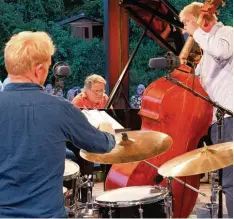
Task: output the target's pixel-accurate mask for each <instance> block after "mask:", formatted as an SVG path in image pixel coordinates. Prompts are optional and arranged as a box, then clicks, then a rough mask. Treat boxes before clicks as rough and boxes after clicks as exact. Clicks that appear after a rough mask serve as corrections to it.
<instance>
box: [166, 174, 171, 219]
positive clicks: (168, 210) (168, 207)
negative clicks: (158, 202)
mask: <svg viewBox="0 0 234 219" xmlns="http://www.w3.org/2000/svg"><path fill="white" fill-rule="evenodd" d="M166 180H167V191H168V193H167V195H166V197H165V201H164V203H165V212H166V215H167V218H172V217H173V193H172V187H171V181H172V178H171V177H168V178H166Z"/></svg>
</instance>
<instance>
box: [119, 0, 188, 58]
mask: <svg viewBox="0 0 234 219" xmlns="http://www.w3.org/2000/svg"><path fill="white" fill-rule="evenodd" d="M120 5H121V6H122V7H124V8H125V10H126V12H127V13H128V14H129V16H130V17H131V18H132V19H133V20H134V21H135V22H136V23H137V24H138V25H139V26H141V27H142V28H143V29H145V28H147V30H148V32H147V33H148V35H149V36H150V37H152V38H153V39H154V40H156V41H157V42H158V43H159V44H160V45H161V46H162V47H164V48H165V49H166V50H168V51H172V52H173V53H174V54H176V55H179V53H180V51H181V49H182V48H183V45H184V37H183V35H182V32H181V29H180V28H183V23H182V22H180V20H179V17H178V12H177V11H176V9H175V8H174V7H173V6H172V5H171V4H170V3H169V2H168V1H167V0H121V1H120Z"/></svg>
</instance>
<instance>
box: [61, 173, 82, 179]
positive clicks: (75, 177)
mask: <svg viewBox="0 0 234 219" xmlns="http://www.w3.org/2000/svg"><path fill="white" fill-rule="evenodd" d="M79 174H80V173H79V172H76V173H73V174H71V175H69V176H63V180H64V181H69V180H72V179H77V177H78V176H79Z"/></svg>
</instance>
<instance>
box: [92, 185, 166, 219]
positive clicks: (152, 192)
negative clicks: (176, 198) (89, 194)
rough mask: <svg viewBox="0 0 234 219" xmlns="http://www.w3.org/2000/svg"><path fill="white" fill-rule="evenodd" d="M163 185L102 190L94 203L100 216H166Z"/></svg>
mask: <svg viewBox="0 0 234 219" xmlns="http://www.w3.org/2000/svg"><path fill="white" fill-rule="evenodd" d="M166 195H167V191H166V189H165V188H163V187H156V186H133V187H125V188H120V189H115V190H111V191H107V192H104V193H103V194H102V195H100V196H98V197H97V198H96V200H95V203H96V204H97V205H98V206H99V212H100V216H101V218H110V217H112V218H140V217H144V218H166V213H165V211H164V199H165V196H166Z"/></svg>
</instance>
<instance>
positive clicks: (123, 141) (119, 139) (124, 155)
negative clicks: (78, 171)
mask: <svg viewBox="0 0 234 219" xmlns="http://www.w3.org/2000/svg"><path fill="white" fill-rule="evenodd" d="M115 139H116V145H115V147H114V148H113V149H112V151H111V152H110V153H106V154H96V153H88V152H86V151H84V150H81V151H80V155H81V157H83V158H84V159H85V160H88V161H91V162H94V163H100V164H116V163H130V162H135V161H141V160H145V159H148V158H151V157H154V156H156V155H159V154H161V153H163V152H164V151H166V150H167V149H169V148H170V147H171V145H172V143H173V141H172V138H171V137H169V136H168V135H166V134H164V133H162V132H156V131H144V130H140V131H129V132H123V133H118V134H115Z"/></svg>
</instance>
